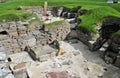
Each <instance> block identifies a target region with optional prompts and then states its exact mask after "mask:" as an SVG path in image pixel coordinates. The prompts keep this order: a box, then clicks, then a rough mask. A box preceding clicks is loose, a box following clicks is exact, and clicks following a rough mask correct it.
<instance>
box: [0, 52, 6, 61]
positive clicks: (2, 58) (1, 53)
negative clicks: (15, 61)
mask: <svg viewBox="0 0 120 78" xmlns="http://www.w3.org/2000/svg"><path fill="white" fill-rule="evenodd" d="M5 59H6V54H5V53H3V52H0V60H1V61H3V60H5Z"/></svg>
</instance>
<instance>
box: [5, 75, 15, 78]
mask: <svg viewBox="0 0 120 78" xmlns="http://www.w3.org/2000/svg"><path fill="white" fill-rule="evenodd" d="M5 78H15V77H14V75H13V74H8V75H7V76H5Z"/></svg>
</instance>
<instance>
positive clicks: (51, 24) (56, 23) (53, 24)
mask: <svg viewBox="0 0 120 78" xmlns="http://www.w3.org/2000/svg"><path fill="white" fill-rule="evenodd" d="M65 23H67V22H66V21H65V20H60V21H55V22H52V23H48V24H45V26H57V25H60V24H65Z"/></svg>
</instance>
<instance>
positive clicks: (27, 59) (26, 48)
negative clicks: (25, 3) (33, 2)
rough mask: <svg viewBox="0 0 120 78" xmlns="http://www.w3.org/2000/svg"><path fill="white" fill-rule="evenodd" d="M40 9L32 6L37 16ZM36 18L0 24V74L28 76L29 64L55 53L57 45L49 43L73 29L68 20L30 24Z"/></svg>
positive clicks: (5, 77) (13, 77) (18, 77)
mask: <svg viewBox="0 0 120 78" xmlns="http://www.w3.org/2000/svg"><path fill="white" fill-rule="evenodd" d="M29 10H30V9H29ZM39 10H41V9H37V10H35V9H34V10H33V8H32V12H33V13H36V14H37V15H38V16H39V15H40V14H42V11H39ZM38 18H39V19H41V17H40V16H39V17H38ZM33 19H35V18H34V17H33V18H31V19H29V20H27V21H26V22H21V21H19V22H6V23H5V22H4V23H1V24H0V78H1V77H2V78H28V72H27V68H28V66H29V65H31V63H32V62H35V61H39V62H44V61H47V60H49V59H51V58H52V57H55V56H56V53H57V52H58V49H55V48H53V47H51V46H49V44H52V43H53V42H54V41H55V40H57V41H61V40H64V39H65V38H66V36H67V35H68V34H69V32H70V24H69V23H63V24H61V25H57V26H51V27H49V26H48V27H47V26H43V24H42V23H37V22H35V23H33V24H31V25H29V23H28V22H29V21H31V20H33ZM35 59H37V60H35ZM4 64H5V65H4ZM6 68H7V69H6Z"/></svg>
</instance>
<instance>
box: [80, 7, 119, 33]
mask: <svg viewBox="0 0 120 78" xmlns="http://www.w3.org/2000/svg"><path fill="white" fill-rule="evenodd" d="M107 16H116V17H120V12H118V11H117V10H115V9H113V8H111V7H108V6H103V7H98V8H93V9H90V10H88V13H87V14H85V15H83V16H80V19H82V22H81V23H80V24H79V25H78V27H83V28H86V29H87V30H88V31H90V32H92V33H97V31H96V29H95V25H96V24H97V23H98V22H100V21H102V20H103V18H104V17H107Z"/></svg>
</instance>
